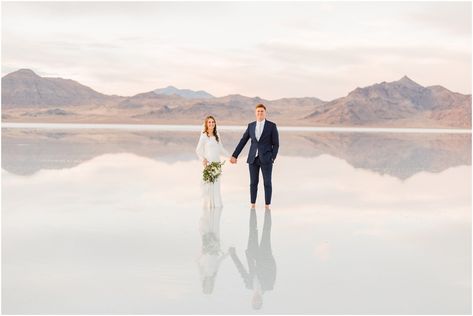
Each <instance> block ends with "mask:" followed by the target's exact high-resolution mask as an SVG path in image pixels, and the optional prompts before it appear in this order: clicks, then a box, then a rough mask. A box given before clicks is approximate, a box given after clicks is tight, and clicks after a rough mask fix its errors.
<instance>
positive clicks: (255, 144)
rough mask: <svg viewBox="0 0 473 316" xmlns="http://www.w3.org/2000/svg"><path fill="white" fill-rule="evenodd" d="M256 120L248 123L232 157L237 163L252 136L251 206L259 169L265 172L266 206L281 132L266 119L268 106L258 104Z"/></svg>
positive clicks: (269, 203)
mask: <svg viewBox="0 0 473 316" xmlns="http://www.w3.org/2000/svg"><path fill="white" fill-rule="evenodd" d="M255 114H256V121H255V122H252V123H250V124H248V127H247V129H246V131H245V133H244V134H243V136H242V138H241V140H240V142H239V143H238V145H237V147H236V148H235V151H234V152H233V154H232V158H231V159H230V162H231V163H236V162H237V158H238V155H239V154H240V153H241V151H242V150H243V147H245V145H246V143H247V142H248V139H250V138H251V147H250V151H249V153H248V159H247V160H246V162H247V163H248V167H249V170H250V196H251V207H253V208H254V207H255V203H256V194H257V192H258V182H259V171H260V169H261V171H262V173H263V181H264V199H265V202H266V208H269V206H270V205H271V194H272V190H273V188H272V183H271V173H272V171H273V163H274V160H276V156H277V155H278V149H279V134H278V129H277V127H276V124H274V123H273V122H271V121H268V120H266V107H265V106H264V105H263V104H258V105H257V106H256V109H255Z"/></svg>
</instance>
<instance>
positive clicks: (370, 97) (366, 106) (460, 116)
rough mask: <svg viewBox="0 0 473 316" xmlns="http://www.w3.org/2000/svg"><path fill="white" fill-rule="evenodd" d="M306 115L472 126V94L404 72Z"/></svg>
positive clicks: (337, 120) (336, 120)
mask: <svg viewBox="0 0 473 316" xmlns="http://www.w3.org/2000/svg"><path fill="white" fill-rule="evenodd" d="M305 118H306V119H307V120H309V121H310V122H312V123H314V124H315V125H318V124H323V125H340V124H344V125H345V124H346V125H350V126H357V125H366V124H378V125H380V126H381V125H383V124H389V125H391V124H392V123H393V122H402V121H411V122H412V123H413V124H415V121H417V122H422V121H438V122H441V123H442V125H444V126H456V127H462V128H467V127H470V128H471V95H463V94H460V93H455V92H452V91H450V90H448V89H446V88H444V87H441V86H431V87H423V86H421V85H419V84H418V83H416V82H414V81H413V80H411V79H410V78H408V77H407V76H404V77H402V78H401V79H400V80H398V81H393V82H382V83H377V84H374V85H371V86H368V87H364V88H356V89H355V90H353V91H352V92H350V93H349V94H348V95H347V96H345V97H342V98H338V99H335V100H333V101H330V102H328V103H325V104H323V105H322V106H320V107H318V108H317V109H316V110H315V111H314V112H313V113H311V114H309V115H307V116H306V117H305Z"/></svg>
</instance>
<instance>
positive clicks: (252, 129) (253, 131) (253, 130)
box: [250, 122, 258, 141]
mask: <svg viewBox="0 0 473 316" xmlns="http://www.w3.org/2000/svg"><path fill="white" fill-rule="evenodd" d="M250 136H251V138H254V139H255V140H256V141H258V140H257V139H256V122H253V123H251V125H250Z"/></svg>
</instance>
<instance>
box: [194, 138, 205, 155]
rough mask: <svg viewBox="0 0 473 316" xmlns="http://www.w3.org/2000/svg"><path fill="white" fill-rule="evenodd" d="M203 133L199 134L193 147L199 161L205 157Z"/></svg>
mask: <svg viewBox="0 0 473 316" xmlns="http://www.w3.org/2000/svg"><path fill="white" fill-rule="evenodd" d="M204 141H205V138H204V134H203V133H201V134H200V138H199V143H198V144H197V147H196V149H195V153H196V154H197V157H199V159H200V161H204V159H205V149H204Z"/></svg>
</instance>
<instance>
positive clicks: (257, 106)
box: [255, 103, 266, 111]
mask: <svg viewBox="0 0 473 316" xmlns="http://www.w3.org/2000/svg"><path fill="white" fill-rule="evenodd" d="M257 108H263V109H264V110H265V111H266V107H265V106H264V104H263V103H260V104H257V105H256V107H255V110H256V109H257Z"/></svg>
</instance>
